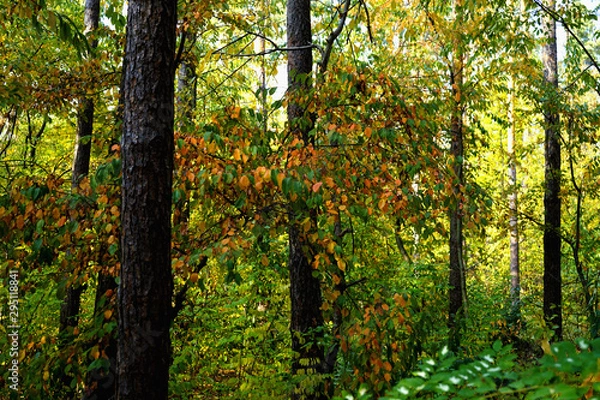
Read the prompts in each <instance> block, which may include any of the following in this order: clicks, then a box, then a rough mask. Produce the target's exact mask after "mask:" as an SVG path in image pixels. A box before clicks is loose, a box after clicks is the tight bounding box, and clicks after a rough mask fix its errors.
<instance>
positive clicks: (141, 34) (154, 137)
mask: <svg viewBox="0 0 600 400" xmlns="http://www.w3.org/2000/svg"><path fill="white" fill-rule="evenodd" d="M176 21H177V1H176V0H145V1H142V0H134V1H130V2H129V5H128V12H127V43H126V54H125V63H124V78H123V79H124V80H123V94H122V96H123V102H124V113H123V126H124V128H123V138H122V173H123V184H122V213H121V221H122V239H121V248H122V249H121V251H122V253H121V283H120V288H119V345H118V365H119V366H118V372H119V373H118V379H119V387H118V399H120V400H124V399H132V400H134V399H135V400H139V399H167V397H168V381H169V365H170V363H171V345H170V338H169V326H170V322H171V318H170V317H171V301H172V296H173V277H172V274H171V257H170V251H171V187H172V174H173V123H174V79H175V65H174V57H175V26H176Z"/></svg>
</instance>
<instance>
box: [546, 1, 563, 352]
mask: <svg viewBox="0 0 600 400" xmlns="http://www.w3.org/2000/svg"><path fill="white" fill-rule="evenodd" d="M555 6H556V2H555V0H551V1H549V2H548V4H547V8H548V9H549V10H550V11H551V13H549V15H547V16H546V17H545V22H544V29H545V39H546V43H545V44H544V47H543V49H542V61H543V65H544V81H545V82H544V83H545V87H544V92H545V96H544V97H545V100H544V104H543V107H544V124H545V142H544V147H545V159H546V162H545V191H544V319H545V320H546V322H547V324H548V325H549V326H550V327H551V328H552V330H553V332H554V339H555V340H561V339H562V279H561V248H560V247H561V238H560V217H561V210H560V208H561V201H560V174H561V170H560V168H561V167H560V164H561V163H560V129H559V123H560V119H559V115H558V110H557V105H558V100H557V94H558V90H557V89H558V56H557V46H556V21H555V20H554V19H553V18H552V16H551V14H552V13H553V12H554V10H555Z"/></svg>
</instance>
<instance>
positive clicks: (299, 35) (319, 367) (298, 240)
mask: <svg viewBox="0 0 600 400" xmlns="http://www.w3.org/2000/svg"><path fill="white" fill-rule="evenodd" d="M311 42H312V33H311V20H310V0H288V2H287V47H288V48H289V49H297V50H291V51H289V52H288V92H289V94H290V96H291V101H290V102H289V104H288V108H287V117H288V125H289V129H290V132H291V133H292V134H293V135H295V136H296V137H298V138H299V139H302V140H303V141H304V144H305V145H308V144H310V143H311V142H312V138H311V137H310V134H309V132H310V130H311V129H312V126H313V123H314V121H313V118H312V116H311V115H310V114H308V113H306V105H307V103H308V99H307V97H308V93H309V91H310V89H311V86H312V83H311V72H312V67H313V57H312V49H311V48H310V45H311ZM298 48H301V49H298ZM309 215H310V211H309V210H308V209H307V207H306V205H302V204H301V203H300V202H299V203H298V204H290V211H289V226H288V236H289V260H288V268H289V274H290V299H291V320H290V332H291V335H292V350H293V352H294V359H293V361H292V374H293V375H298V374H315V373H322V372H323V363H324V350H323V347H322V345H321V344H320V342H321V339H322V337H323V331H322V328H323V316H322V313H321V305H322V300H321V287H320V282H319V280H318V279H317V278H315V277H314V276H313V268H312V259H313V251H312V249H311V244H310V242H309V241H308V240H307V239H306V238H305V237H304V235H303V234H302V233H301V230H300V229H299V228H298V225H297V220H298V219H300V218H299V217H301V216H302V217H305V216H309ZM311 219H313V220H314V215H311ZM325 398H326V395H325V394H324V390H323V389H322V388H319V387H317V388H310V389H308V390H304V388H303V387H302V384H300V385H299V386H298V387H297V388H295V390H294V392H293V393H292V399H325Z"/></svg>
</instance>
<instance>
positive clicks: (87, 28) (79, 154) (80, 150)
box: [59, 0, 100, 397]
mask: <svg viewBox="0 0 600 400" xmlns="http://www.w3.org/2000/svg"><path fill="white" fill-rule="evenodd" d="M99 21H100V0H86V1H85V8H84V16H83V23H84V33H85V35H86V36H87V37H88V40H89V45H90V48H91V49H92V50H94V49H95V48H96V47H97V46H98V42H97V41H96V40H94V39H91V40H90V39H89V37H90V35H91V34H93V33H94V32H95V31H96V30H97V29H98V24H99ZM93 131H94V101H93V100H92V99H91V98H89V97H82V98H81V99H80V100H79V110H78V114H77V136H76V142H75V152H74V154H73V163H72V165H71V190H72V191H73V192H75V193H76V192H77V191H78V190H79V183H80V182H81V180H82V179H83V178H84V177H86V176H87V175H88V174H89V171H90V157H91V149H92V134H93ZM81 268H85V266H81ZM82 270H83V269H82ZM67 279H68V278H67ZM85 289H86V285H85V284H81V283H78V282H72V283H71V284H70V285H68V286H67V288H66V291H65V297H64V299H63V302H62V305H61V308H60V328H59V336H60V338H61V343H62V344H66V343H68V342H69V341H71V340H72V333H73V328H75V327H76V326H77V325H78V324H79V311H80V308H81V295H82V294H83V292H84V290H85ZM70 381H71V378H69V377H68V376H67V375H65V377H64V383H65V386H70ZM69 391H70V389H69ZM73 395H74V394H73V393H72V392H71V393H70V394H69V396H71V397H72V396H73Z"/></svg>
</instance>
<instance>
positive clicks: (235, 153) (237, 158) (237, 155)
mask: <svg viewBox="0 0 600 400" xmlns="http://www.w3.org/2000/svg"><path fill="white" fill-rule="evenodd" d="M241 158H242V156H241V154H240V149H235V150H234V151H233V159H234V160H235V161H240V159H241Z"/></svg>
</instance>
